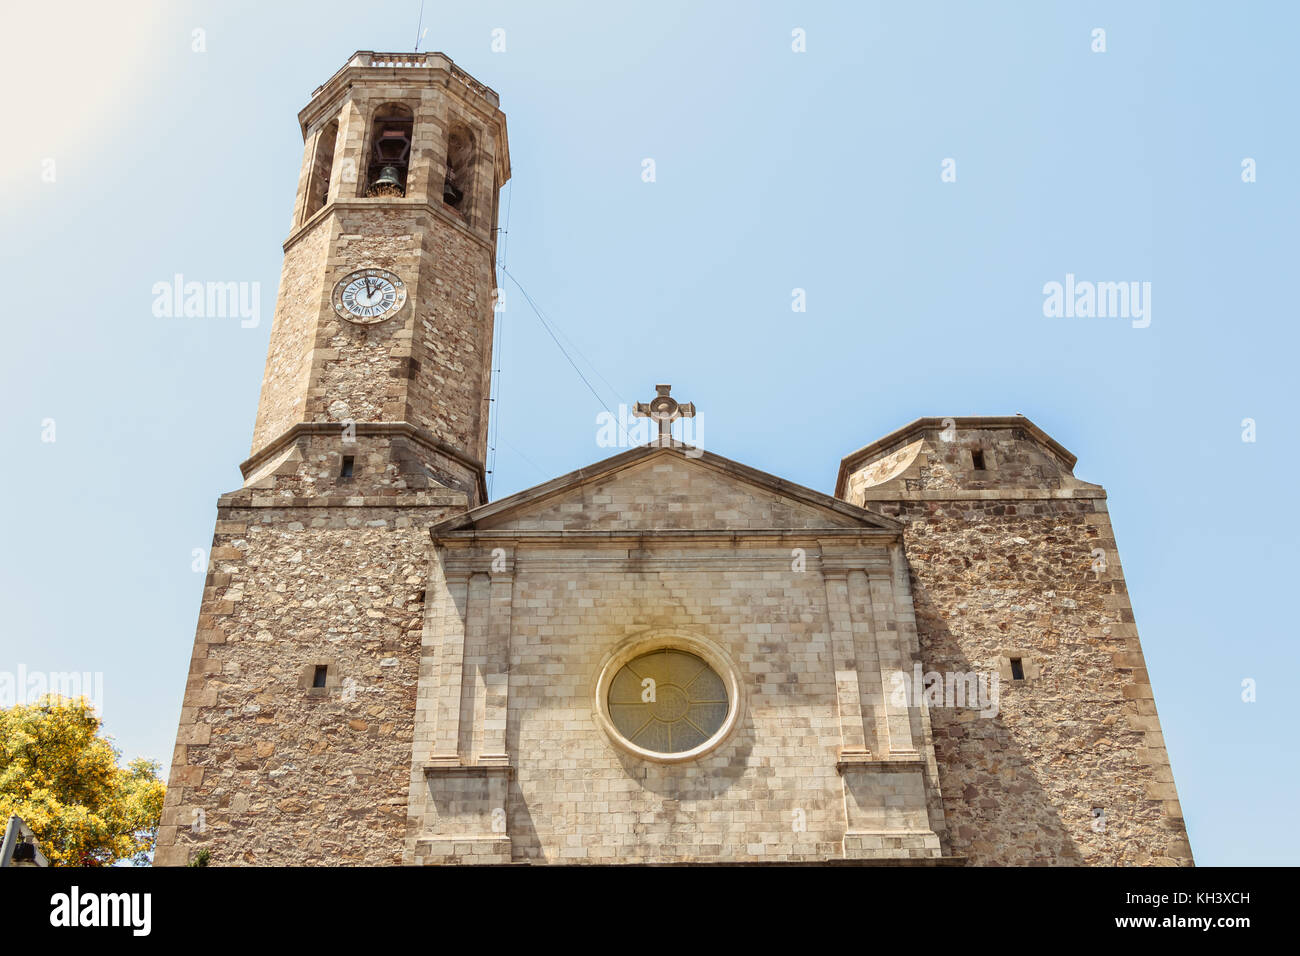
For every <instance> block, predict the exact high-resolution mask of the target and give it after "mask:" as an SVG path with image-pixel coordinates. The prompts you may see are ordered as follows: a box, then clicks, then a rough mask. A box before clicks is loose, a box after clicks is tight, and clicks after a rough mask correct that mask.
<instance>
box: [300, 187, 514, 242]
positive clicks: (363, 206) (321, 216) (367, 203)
mask: <svg viewBox="0 0 1300 956" xmlns="http://www.w3.org/2000/svg"><path fill="white" fill-rule="evenodd" d="M367 209H389V210H392V211H393V212H395V213H406V214H409V213H424V214H425V215H431V216H433V217H434V218H436V219H440V220H442V222H443V223H444V224H445V225H448V226H451V227H452V228H453V229H457V230H459V231H460V232H461V233H462V234H463V235H464V236H465V238H467V239H469V240H471V241H472V242H475V243H477V244H478V245H480V246H482V247H483V250H484V251H485V252H487V253H489V254H491V255H493V256H495V255H496V245H495V240H493V239H485V238H484V237H483V236H480V235H479V234H478V233H476V232H475V231H474V230H473V229H471V228H470V227H469V226H468V225H466V224H465V221H464V220H463V219H461V218H460V217H459V216H457V215H456V214H454V213H450V212H448V211H447V210H446V209H444V208H443V207H442V206H440V205H434V204H433V203H430V202H416V201H414V200H408V199H392V198H386V197H373V198H372V197H366V196H351V197H349V198H347V199H336V200H334V201H333V202H331V203H326V204H325V205H324V206H322V207H321V208H320V209H318V210H317V211H316V212H314V213H312V215H311V217H310V218H309V219H307V220H306V221H305V222H303V224H302V225H300V226H299V227H298V228H296V229H295V230H294V231H293V232H291V233H290V234H289V238H288V239H286V240H284V244H283V246H281V248H282V250H283V251H284V252H286V253H287V252H288V251H289V250H290V249H291V248H293V247H294V246H295V245H297V244H298V243H299V242H300V241H301V240H302V239H303V238H305V237H306V236H307V235H308V234H309V233H311V232H312V231H313V230H314V229H315V228H316V226H317V225H318V224H319V223H321V222H323V221H325V220H326V219H328V218H329V217H330V216H331V215H333V214H334V213H335V212H337V211H340V210H367Z"/></svg>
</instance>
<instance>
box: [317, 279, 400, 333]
mask: <svg viewBox="0 0 1300 956" xmlns="http://www.w3.org/2000/svg"><path fill="white" fill-rule="evenodd" d="M332 299H333V302H334V311H335V312H337V313H338V314H339V317H340V318H344V319H347V320H348V321H349V322H353V323H356V324H357V325H375V324H377V323H379V322H383V321H385V320H387V319H391V318H392V317H393V316H395V315H396V314H397V313H398V312H400V311H402V306H404V305H405V304H406V285H405V283H403V282H402V280H401V279H399V278H398V277H397V276H396V275H394V274H393V273H391V272H389V271H388V270H386V269H358V270H356V271H355V272H350V273H348V274H347V275H345V276H344V277H343V278H342V279H340V280H339V281H338V283H337V284H336V285H335V286H334V294H333V296H332Z"/></svg>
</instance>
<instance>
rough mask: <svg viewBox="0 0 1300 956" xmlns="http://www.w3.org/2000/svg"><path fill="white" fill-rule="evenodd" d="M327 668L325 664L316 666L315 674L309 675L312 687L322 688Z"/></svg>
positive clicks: (327, 672)
mask: <svg viewBox="0 0 1300 956" xmlns="http://www.w3.org/2000/svg"><path fill="white" fill-rule="evenodd" d="M329 670H330V669H329V666H328V665H326V664H317V665H316V670H315V672H313V673H312V675H311V686H312V687H324V686H325V678H326V676H328V675H329Z"/></svg>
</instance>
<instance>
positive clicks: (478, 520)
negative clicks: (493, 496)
mask: <svg viewBox="0 0 1300 956" xmlns="http://www.w3.org/2000/svg"><path fill="white" fill-rule="evenodd" d="M656 458H671V459H673V460H674V461H675V462H681V463H685V464H686V465H687V466H688V467H696V468H700V469H705V470H708V471H710V472H712V473H714V474H715V475H717V476H719V477H722V478H723V479H724V480H727V481H730V482H734V483H737V484H747V485H751V486H753V487H754V488H756V489H759V490H761V491H764V492H767V493H768V494H769V495H775V496H777V497H779V498H782V499H784V500H786V501H789V502H792V503H795V504H798V505H802V506H805V507H808V508H813V509H819V510H821V511H823V512H825V513H826V515H827V519H828V522H829V521H830V520H833V519H837V522H838V524H839V525H840V526H841V527H846V526H849V527H851V526H852V525H854V524H856V525H860V526H861V527H862V528H863V529H864V530H878V531H888V532H898V531H900V530H901V528H902V526H901V525H900V524H899V523H898V522H897V521H894V520H893V519H891V518H887V517H885V516H884V515H880V514H877V513H875V512H873V511H868V510H867V509H865V508H860V507H858V506H857V505H851V504H849V503H848V502H846V501H842V500H840V499H839V498H834V497H832V496H830V495H826V494H823V493H822V492H820V491H814V490H812V489H811V488H805V487H804V486H803V485H797V484H795V483H793V482H790V481H786V480H785V479H783V478H778V477H776V476H775V475H770V474H768V473H767V472H764V471H759V470H758V469H757V468H750V467H749V466H748V465H742V464H740V463H739V462H736V461H732V460H731V459H730V458H724V457H723V456H721V455H717V454H714V453H713V452H709V451H704V450H702V449H699V448H694V447H692V446H689V445H685V444H683V443H681V442H678V441H676V440H672V441H671V443H669V444H665V445H661V444H659V442H658V441H653V442H650V443H648V444H645V445H641V446H638V447H636V448H632V449H629V450H628V451H625V452H621V453H620V454H617V455H614V456H612V457H610V458H606V459H605V460H604V461H600V462H596V463H595V464H592V465H588V466H586V467H585V468H579V469H578V470H577V471H571V472H569V474H567V475H562V476H561V477H559V478H555V479H553V480H551V481H548V482H545V483H543V484H540V485H536V486H534V487H532V488H528V489H525V490H524V491H520V492H518V493H516V494H513V495H510V496H509V497H507V498H502V499H501V500H499V501H492V502H488V503H487V504H485V505H480V506H479V507H477V508H474V509H473V510H471V511H467V512H463V513H461V514H458V515H453V516H451V517H449V518H447V519H445V520H443V521H440V522H438V523H437V524H434V525H433V526H432V527H431V528H430V529H429V530H430V534H431V535H432V536H433V537H434V538H435V539H436V538H438V537H439V536H440V535H443V534H447V533H451V532H457V531H472V530H490V529H491V528H493V527H498V526H500V525H502V524H505V523H508V522H509V521H510V519H511V518H512V517H515V516H519V515H523V514H526V513H528V512H530V511H534V510H538V509H540V508H543V507H544V506H545V504H546V503H547V502H548V500H550V499H559V498H561V497H562V496H563V495H564V494H565V493H566V492H570V491H572V490H574V489H577V488H579V487H581V486H582V485H586V484H590V483H593V482H598V481H601V480H603V479H607V478H611V477H613V476H615V475H616V474H617V473H619V472H621V471H625V470H627V469H629V468H633V467H636V466H638V465H641V464H644V463H647V462H650V461H652V460H653V459H656ZM773 530H775V529H773Z"/></svg>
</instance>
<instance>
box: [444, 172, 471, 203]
mask: <svg viewBox="0 0 1300 956" xmlns="http://www.w3.org/2000/svg"><path fill="white" fill-rule="evenodd" d="M464 195H465V194H464V193H462V192H461V191H460V190H459V189H457V188H456V184H455V183H453V182H452V181H451V177H450V176H448V177H447V178H446V179H445V180H443V183H442V201H443V202H445V203H446V204H447V205H449V206H455V205H458V204H459V203H460V201H461V198H462V197H463V196H464Z"/></svg>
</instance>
